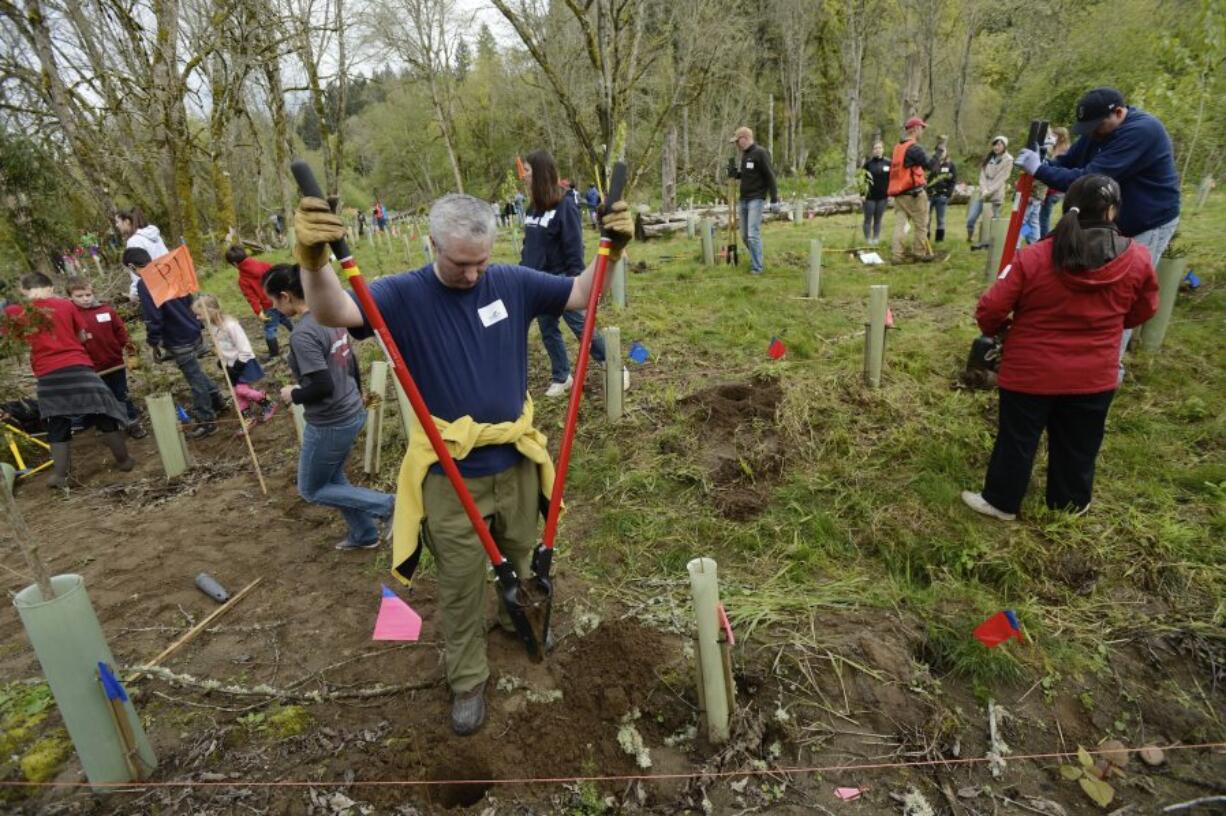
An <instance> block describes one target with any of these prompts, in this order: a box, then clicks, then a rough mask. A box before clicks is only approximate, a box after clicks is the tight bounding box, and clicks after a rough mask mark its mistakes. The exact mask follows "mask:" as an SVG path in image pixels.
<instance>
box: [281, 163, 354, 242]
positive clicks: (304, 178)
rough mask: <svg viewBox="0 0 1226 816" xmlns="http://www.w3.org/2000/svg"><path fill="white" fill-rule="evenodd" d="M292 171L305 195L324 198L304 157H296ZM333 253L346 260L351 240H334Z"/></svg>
mask: <svg viewBox="0 0 1226 816" xmlns="http://www.w3.org/2000/svg"><path fill="white" fill-rule="evenodd" d="M289 169H290V172H291V173H293V174H294V181H296V182H298V190H299V192H301V193H302V194H303V195H304V196H311V197H313V198H323V197H324V191H323V190H322V189H320V187H319V182H318V181H316V180H315V173H314V171H312V170H311V165H309V164H307V163H306V162H305V161H303V160H302V159H294V160H293V161H292V162H290V165H289ZM332 254H333V255H335V256H336V258H337V260H342V261H343V260H344V259H345V258H348V257H349V242H348V241H346V240H345V239H344V238H341V239H340V240H339V241H333V242H332Z"/></svg>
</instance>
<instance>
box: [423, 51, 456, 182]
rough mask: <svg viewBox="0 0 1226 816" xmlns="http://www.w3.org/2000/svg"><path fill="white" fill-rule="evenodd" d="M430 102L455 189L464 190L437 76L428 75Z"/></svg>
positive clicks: (453, 139)
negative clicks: (449, 163)
mask: <svg viewBox="0 0 1226 816" xmlns="http://www.w3.org/2000/svg"><path fill="white" fill-rule="evenodd" d="M430 104H431V105H432V106H433V107H434V119H435V121H436V122H437V123H438V129H439V132H440V133H441V134H442V136H443V144H444V145H445V146H446V147H447V160H448V161H449V162H451V173H452V175H453V176H454V178H455V191H456V192H457V193H462V192H464V174H463V173H461V172H460V158H459V156H458V155H457V154H456V149H455V138H454V135H453V134H452V132H451V122H450V120H449V117H448V116H447V115H446V112H445V111H444V109H443V100H442V89H441V88H440V87H439V82H438V79H437V77H435V76H433V75H432V76H431V77H430Z"/></svg>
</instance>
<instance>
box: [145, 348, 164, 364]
mask: <svg viewBox="0 0 1226 816" xmlns="http://www.w3.org/2000/svg"><path fill="white" fill-rule="evenodd" d="M149 350H150V351H151V352H153V362H155V363H160V362H162V361H163V360H165V359H166V355H165V354H163V353H162V347H161V346H159V345H158V344H157V343H150V344H149Z"/></svg>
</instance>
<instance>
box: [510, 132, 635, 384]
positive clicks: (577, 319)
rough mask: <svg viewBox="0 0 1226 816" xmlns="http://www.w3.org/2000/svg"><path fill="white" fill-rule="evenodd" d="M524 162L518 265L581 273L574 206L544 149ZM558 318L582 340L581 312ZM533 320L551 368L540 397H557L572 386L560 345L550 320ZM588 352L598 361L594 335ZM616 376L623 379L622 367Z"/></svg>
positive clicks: (600, 343)
mask: <svg viewBox="0 0 1226 816" xmlns="http://www.w3.org/2000/svg"><path fill="white" fill-rule="evenodd" d="M524 163H525V165H526V167H525V170H526V172H525V174H524V184H526V185H527V186H528V191H529V194H530V196H529V201H528V209H527V212H526V213H525V214H524V248H523V251H522V253H521V254H520V259H519V263H520V265H521V266H526V267H528V268H529V269H538V270H540V271H541V272H548V273H549V274H551V275H565V276H567V277H575V276H576V275H578V274H580V273H581V272H583V269H584V266H585V264H584V262H583V220H582V218H581V217H580V215H579V205H578V204H576V203H575V199H574V197H573V196H570V195H567V194H566V191H565V190H563V189H562V187H561V185H560V184H559V183H558V165H557V164H556V163H555V162H554V160H553V156H551V155H549V152H548V151H546V150H534V151H533V152H531V153H529V154H528V155H527V156H526V157H525V161H524ZM562 318H563V319H564V320H565V321H566V325H568V326H570V328H571V331H573V332H574V333H575V337H579V338H582V336H583V321H584V320H585V319H586V318H587V310H586V309H575V310H572V311H567V312H563V314H562ZM536 321H537V326H538V327H539V328H540V330H541V342H543V343H544V344H545V351H546V352H548V353H549V362H550V364H551V368H552V372H551V374H550V382H549V388H548V389H547V390H546V391H545V396H547V397H560V396H562V395H563V394H565V393H566V392H568V391H569V390H570V388H571V386H572V385H573V384H574V378H573V377H572V376H571V374H570V358H569V357H567V354H566V341H565V340H563V339H562V332H561V330H560V329H559V328H558V319H557V318H556V317H554V316H553V315H544V314H543V315H540V316H538V317H537V319H536ZM591 351H592V359H593V360H596V361H597V362H600V363H603V362H604V358H605V356H604V340H603V339H602V338H601V337H600V335H599V334H596V333H593V334H592V349H591ZM622 377H623V379H624V380H628V379H629V374H628V372H626V371H625V369H623V373H622Z"/></svg>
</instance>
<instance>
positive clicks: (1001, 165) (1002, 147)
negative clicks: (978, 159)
mask: <svg viewBox="0 0 1226 816" xmlns="http://www.w3.org/2000/svg"><path fill="white" fill-rule="evenodd" d="M1008 148H1009V140H1008V139H1006V138H1005V137H1004V136H997V137H996V138H994V139H993V140H992V149H991V150H989V151H988V155H987V157H986V158H984V160H983V165H982V166H981V167H980V168H979V196H978V197H977V198H972V199H971V207H970V212H968V213H967V215H966V240H967V241H968V242H969V243H971V244H973V243H975V222H976V221H978V220H979V215H980V213H982V212H983V208H984V206H986V205H991V207H992V217H993V218H997V217H999V216H1000V207H1001V204H1002V203H1003V202H1004V200H1005V185H1006V184H1007V183H1008V181H1009V173H1010V172H1012V170H1013V157H1012V156H1010V155H1009V150H1008Z"/></svg>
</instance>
